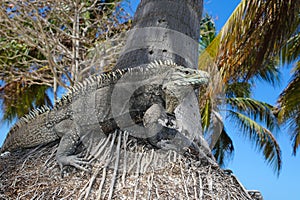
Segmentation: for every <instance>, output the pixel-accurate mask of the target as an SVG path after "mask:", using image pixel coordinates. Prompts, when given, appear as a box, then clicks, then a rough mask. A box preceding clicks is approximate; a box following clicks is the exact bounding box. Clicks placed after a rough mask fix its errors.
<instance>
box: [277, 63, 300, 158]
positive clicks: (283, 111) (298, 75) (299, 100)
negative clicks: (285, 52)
mask: <svg viewBox="0 0 300 200" xmlns="http://www.w3.org/2000/svg"><path fill="white" fill-rule="evenodd" d="M277 102H278V104H279V108H278V109H279V112H278V113H277V114H278V118H279V120H280V122H281V123H282V124H286V125H288V127H289V131H290V133H291V137H292V142H293V144H292V145H293V154H294V155H296V151H297V148H298V147H299V145H300V62H298V63H297V66H296V71H295V72H294V74H293V77H292V79H291V81H290V83H289V84H288V86H287V87H286V88H285V89H284V91H283V92H282V93H281V94H280V96H279V99H278V101H277Z"/></svg>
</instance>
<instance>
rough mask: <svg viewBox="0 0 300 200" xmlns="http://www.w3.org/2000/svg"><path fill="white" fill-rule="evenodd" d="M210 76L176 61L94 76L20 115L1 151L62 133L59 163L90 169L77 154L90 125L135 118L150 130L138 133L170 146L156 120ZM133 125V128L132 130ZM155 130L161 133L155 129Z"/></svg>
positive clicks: (127, 123) (102, 130) (111, 125)
mask: <svg viewBox="0 0 300 200" xmlns="http://www.w3.org/2000/svg"><path fill="white" fill-rule="evenodd" d="M208 79H209V75H208V74H207V73H206V72H204V71H200V70H195V69H190V68H185V67H183V66H178V65H176V64H175V63H173V62H172V61H163V62H162V61H156V62H154V63H149V64H144V65H141V66H139V67H135V68H128V69H122V70H115V71H111V72H108V73H103V74H101V75H93V76H90V77H89V78H87V79H86V80H85V81H83V82H82V83H78V84H76V85H75V86H73V87H70V88H69V89H68V90H69V92H68V93H67V94H66V95H65V96H63V97H62V98H61V99H60V100H59V101H58V102H56V103H55V106H54V108H53V109H50V108H48V107H47V106H43V107H41V108H37V109H35V110H33V111H31V112H30V113H29V114H28V115H26V116H24V117H23V118H21V119H20V120H19V121H18V122H17V123H16V124H15V125H14V126H13V127H12V128H11V130H10V131H9V133H8V135H7V137H6V140H5V142H4V144H3V146H2V148H1V152H4V151H14V150H17V149H24V148H29V147H34V146H37V145H42V144H47V143H50V142H52V141H55V140H58V139H60V143H59V146H58V149H57V153H56V159H57V162H58V163H59V165H60V167H61V168H62V167H63V166H66V165H70V166H73V167H75V168H78V169H81V170H87V168H85V167H84V165H85V164H87V161H85V160H83V159H82V158H79V157H78V156H76V155H74V152H75V150H76V147H77V146H78V144H79V143H80V141H81V138H82V137H84V136H85V135H86V134H88V133H90V132H91V131H96V132H97V133H99V134H102V135H105V134H106V135H107V134H109V133H112V132H113V131H115V130H116V129H123V128H126V127H134V126H135V125H136V124H141V125H142V126H144V127H146V129H144V130H149V129H151V131H148V132H149V133H150V134H148V133H147V131H144V132H142V133H135V134H133V135H134V136H136V137H142V138H149V141H150V143H151V144H152V145H154V146H156V147H158V148H168V146H169V147H170V146H172V145H171V144H167V143H166V144H163V142H162V140H164V141H166V140H167V139H168V137H170V136H164V135H163V133H162V132H163V131H164V130H165V129H169V128H167V127H162V125H157V123H158V121H159V120H167V121H170V120H168V119H169V117H168V116H172V114H173V112H174V110H175V108H176V107H177V106H178V104H179V103H180V101H181V100H182V99H183V98H184V97H185V95H186V94H187V92H194V89H197V88H199V87H200V86H205V85H206V84H207V83H208ZM145 113H146V114H145ZM164 118H165V119H164ZM138 127H141V126H138ZM132 130H133V132H134V131H135V129H131V130H129V132H130V131H132ZM142 130H143V129H142ZM169 130H171V129H169ZM138 131H139V130H138ZM155 131H157V132H160V135H159V136H157V135H155V133H153V132H155ZM152 133H153V134H152ZM137 134H138V135H137ZM174 134H177V135H178V134H180V133H179V132H178V131H176V130H175V129H174V130H173V129H172V131H171V135H174ZM199 134H200V133H199ZM179 136H180V137H179V140H182V139H183V140H186V139H187V138H185V137H184V135H182V134H180V135H179ZM179 143H180V142H179ZM181 143H182V142H181ZM176 145H178V144H176ZM192 146H193V148H194V149H196V150H197V147H196V146H197V145H195V144H194V143H192ZM173 147H174V145H173ZM173 149H174V148H173ZM177 149H178V148H177ZM179 149H180V148H179Z"/></svg>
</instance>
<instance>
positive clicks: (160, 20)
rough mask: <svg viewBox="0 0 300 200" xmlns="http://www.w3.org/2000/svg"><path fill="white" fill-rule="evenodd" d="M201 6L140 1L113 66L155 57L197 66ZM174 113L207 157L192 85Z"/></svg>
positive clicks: (173, 0)
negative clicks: (189, 91) (125, 40)
mask: <svg viewBox="0 0 300 200" xmlns="http://www.w3.org/2000/svg"><path fill="white" fill-rule="evenodd" d="M202 9H203V1H202V0H141V3H140V4H139V6H138V8H137V11H136V13H135V16H134V21H133V27H132V29H131V30H130V32H129V34H128V38H127V42H126V45H125V47H124V49H123V52H122V53H121V55H120V58H119V60H118V62H117V64H116V66H115V68H116V69H122V68H134V67H137V66H141V65H142V64H147V63H150V62H153V61H155V60H162V61H163V60H172V61H173V62H175V63H176V64H178V65H182V66H185V67H188V68H197V66H198V55H199V54H198V46H199V45H198V39H199V36H200V20H201V15H202ZM175 115H176V119H177V120H178V121H179V122H180V123H181V125H182V127H183V129H184V130H186V132H185V136H186V137H187V138H189V139H190V140H191V141H195V142H196V143H197V144H198V146H199V148H200V149H201V150H202V151H203V153H204V154H205V155H209V156H210V155H211V151H210V149H209V145H208V143H207V142H206V141H205V140H204V137H203V135H202V128H201V121H200V120H201V116H200V111H199V106H198V100H197V97H196V95H195V93H194V92H193V91H192V88H191V93H190V94H189V95H188V96H187V97H186V98H185V99H184V100H183V102H181V103H180V105H179V106H178V107H177V108H176V110H175Z"/></svg>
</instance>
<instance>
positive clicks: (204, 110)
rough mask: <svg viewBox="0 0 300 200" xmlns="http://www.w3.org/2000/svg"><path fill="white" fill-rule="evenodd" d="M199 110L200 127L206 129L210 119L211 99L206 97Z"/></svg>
mask: <svg viewBox="0 0 300 200" xmlns="http://www.w3.org/2000/svg"><path fill="white" fill-rule="evenodd" d="M200 111H201V123H202V128H203V130H204V131H206V130H207V129H208V127H209V126H210V119H211V111H212V108H211V99H206V100H205V103H204V106H203V107H201V108H200Z"/></svg>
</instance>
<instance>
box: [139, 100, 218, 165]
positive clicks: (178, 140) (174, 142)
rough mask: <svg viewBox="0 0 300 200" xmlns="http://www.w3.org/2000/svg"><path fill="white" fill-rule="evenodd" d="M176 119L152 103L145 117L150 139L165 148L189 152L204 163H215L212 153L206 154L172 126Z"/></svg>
mask: <svg viewBox="0 0 300 200" xmlns="http://www.w3.org/2000/svg"><path fill="white" fill-rule="evenodd" d="M175 120H176V119H175V118H174V119H172V118H171V117H170V116H168V115H167V113H166V111H165V110H164V108H162V106H160V105H158V104H154V105H152V106H151V107H150V108H149V109H148V110H147V111H146V112H145V115H144V118H143V123H144V126H145V127H146V128H147V133H146V134H148V135H149V136H150V137H149V138H148V141H149V142H150V143H151V144H152V145H154V146H156V147H157V148H160V149H163V150H174V151H176V152H178V153H180V154H182V155H186V154H187V153H189V156H192V157H195V159H196V160H200V161H201V162H202V163H203V164H204V165H206V164H208V163H210V164H215V162H214V160H213V158H212V157H211V155H206V154H205V153H204V152H203V151H202V150H201V149H200V148H199V146H198V145H197V144H196V143H195V142H193V141H192V140H190V139H189V138H187V137H186V136H185V135H184V134H182V133H181V132H180V131H178V130H177V129H176V127H172V126H174V125H175V123H176V121H175Z"/></svg>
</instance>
